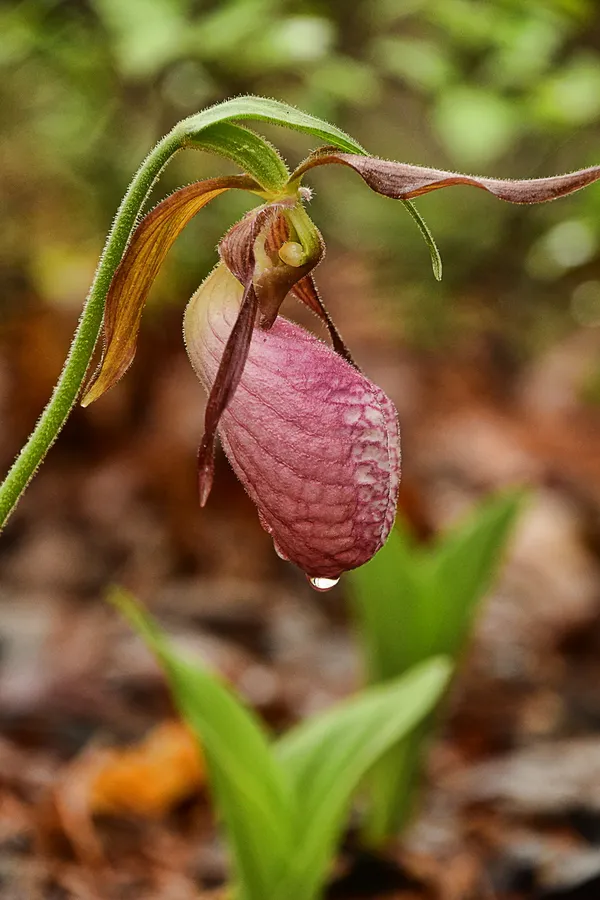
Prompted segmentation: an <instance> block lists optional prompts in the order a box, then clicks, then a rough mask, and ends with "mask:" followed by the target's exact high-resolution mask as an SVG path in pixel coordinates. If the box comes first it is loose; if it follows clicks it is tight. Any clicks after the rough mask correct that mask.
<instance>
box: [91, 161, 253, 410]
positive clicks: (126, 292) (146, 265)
mask: <svg viewBox="0 0 600 900" xmlns="http://www.w3.org/2000/svg"><path fill="white" fill-rule="evenodd" d="M232 188H238V189H241V190H247V191H260V186H259V185H258V184H257V183H256V182H255V181H254V180H253V179H252V178H248V177H247V176H245V175H230V176H227V177H223V178H209V179H207V180H206V181H197V182H195V183H194V184H190V185H188V186H187V187H185V188H181V189H180V190H178V191H175V192H174V193H173V194H171V195H170V196H169V197H167V198H166V199H165V200H162V201H161V202H160V203H159V204H158V205H157V206H155V208H154V209H153V210H152V211H151V212H149V213H148V215H146V216H145V217H144V218H143V219H142V221H141V222H140V223H139V225H138V226H137V228H136V229H135V231H134V232H133V234H132V236H131V239H130V241H129V244H128V246H127V249H126V250H125V253H124V255H123V258H122V260H121V262H120V264H119V267H118V268H117V270H116V272H115V274H114V277H113V280H112V282H111V285H110V288H109V291H108V295H107V298H106V307H105V312H104V323H103V342H104V347H103V352H102V359H101V360H100V365H99V367H98V369H97V371H96V372H95V374H94V375H93V376H92V378H91V380H90V382H89V383H88V385H87V388H86V391H85V394H84V397H83V399H82V401H81V404H82V406H88V404H90V403H92V402H93V401H94V400H97V399H98V397H100V396H101V395H102V394H103V393H104V392H105V391H107V390H108V389H109V388H111V387H112V386H113V385H114V384H116V382H117V381H119V379H120V378H121V377H122V376H123V375H124V374H125V372H126V371H127V369H128V368H129V366H130V365H131V363H132V362H133V358H134V356H135V349H136V343H137V335H138V331H139V327H140V319H141V316H142V310H143V308H144V304H145V302H146V299H147V297H148V293H149V291H150V288H151V286H152V283H153V282H154V279H155V278H156V275H157V274H158V271H159V269H160V267H161V265H162V263H163V262H164V259H165V257H166V255H167V253H168V251H169V249H170V248H171V246H172V245H173V243H174V242H175V239H176V238H177V236H178V235H179V233H180V232H181V231H182V230H183V229H184V228H185V226H186V225H187V224H188V222H189V221H190V220H191V219H192V218H193V217H194V216H195V215H196V213H198V212H199V211H200V210H201V209H202V207H203V206H206V204H207V203H209V202H210V201H211V200H213V199H214V198H215V197H218V196H219V194H222V193H223V192H224V191H227V190H230V189H232Z"/></svg>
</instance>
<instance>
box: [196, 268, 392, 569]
mask: <svg viewBox="0 0 600 900" xmlns="http://www.w3.org/2000/svg"><path fill="white" fill-rule="evenodd" d="M244 293H245V292H244V290H243V288H242V286H241V285H240V284H239V282H238V281H237V280H236V279H235V278H234V276H233V275H232V274H231V273H230V272H229V271H228V270H227V268H226V267H225V266H224V265H222V264H221V265H219V266H217V267H216V269H214V270H213V272H212V273H211V274H210V275H209V277H208V278H207V279H206V281H205V282H204V283H203V284H202V286H201V287H200V288H199V290H198V291H197V293H196V294H195V295H194V297H193V298H192V300H191V301H190V303H189V305H188V308H187V310H186V314H185V323H184V334H185V340H186V346H187V351H188V355H189V357H190V360H191V362H192V365H193V367H194V369H195V371H196V373H197V374H198V376H199V378H200V380H201V381H202V383H203V384H204V386H205V388H206V389H207V390H209V389H210V388H211V386H212V385H213V383H214V380H215V377H216V375H217V371H218V369H219V365H220V362H221V359H222V356H223V353H224V350H225V347H226V345H227V342H228V339H229V336H230V334H231V331H232V329H233V327H234V323H235V322H236V320H237V319H238V316H239V311H240V306H241V303H242V297H243V296H244ZM218 431H219V435H220V437H221V441H222V443H223V447H224V449H225V452H226V453H227V456H228V457H229V460H230V462H231V465H232V466H233V469H234V470H235V472H236V474H237V476H238V477H239V479H240V481H241V482H242V484H243V485H244V487H245V488H246V490H247V492H248V494H249V495H250V497H251V499H252V500H253V501H254V503H255V504H256V506H257V509H258V512H259V517H260V520H261V523H262V524H263V527H264V528H265V529H266V530H267V531H268V532H269V533H270V534H271V535H272V537H273V540H274V542H275V544H276V546H277V550H278V552H279V553H280V554H281V555H282V556H283V557H285V558H288V559H290V560H291V561H292V562H294V563H296V564H297V565H298V566H300V567H301V568H302V569H304V571H305V572H306V573H307V575H308V576H309V577H310V578H311V579H317V584H320V583H324V582H321V581H320V579H326V580H327V583H328V586H331V582H333V581H334V580H335V579H336V578H338V577H339V575H340V574H341V573H342V572H344V571H345V570H347V569H352V568H355V567H356V566H360V565H362V564H363V563H364V562H366V561H367V560H368V559H370V558H371V557H372V556H373V554H374V553H376V552H377V550H378V549H379V548H380V547H381V546H382V545H383V543H384V542H385V540H386V538H387V536H388V534H389V531H390V529H391V527H392V524H393V521H394V517H395V513H396V500H397V493H398V484H399V477H400V444H399V431H398V421H397V416H396V410H395V409H394V406H393V404H392V402H391V401H390V400H389V398H388V397H387V396H386V395H385V394H384V393H383V391H381V390H380V389H379V388H378V387H376V385H374V384H372V382H370V381H369V380H368V379H367V378H365V376H364V375H362V374H361V373H360V372H358V371H357V370H356V369H355V368H353V367H352V366H351V365H349V364H348V363H347V362H346V361H345V360H344V359H342V358H341V356H339V355H338V354H337V353H335V352H334V351H333V350H331V349H330V348H329V347H327V346H326V345H325V344H323V343H322V342H321V341H319V340H318V339H317V338H316V337H314V336H313V335H311V334H309V333H308V332H307V331H305V330H304V329H303V328H300V327H299V326H298V325H295V324H293V323H291V322H289V321H287V320H286V319H284V318H282V317H281V316H279V317H277V319H276V320H275V322H274V323H273V326H272V327H271V329H270V330H268V331H264V330H262V329H259V328H256V329H255V330H254V332H253V334H252V339H251V342H250V347H249V350H248V356H247V359H246V364H245V367H244V370H243V374H242V375H241V378H240V380H239V383H238V386H237V390H236V391H235V393H234V394H233V396H232V397H231V398H230V400H229V403H228V405H227V408H226V409H225V410H224V411H223V413H222V415H221V418H220V422H219V426H218ZM313 583H314V582H313Z"/></svg>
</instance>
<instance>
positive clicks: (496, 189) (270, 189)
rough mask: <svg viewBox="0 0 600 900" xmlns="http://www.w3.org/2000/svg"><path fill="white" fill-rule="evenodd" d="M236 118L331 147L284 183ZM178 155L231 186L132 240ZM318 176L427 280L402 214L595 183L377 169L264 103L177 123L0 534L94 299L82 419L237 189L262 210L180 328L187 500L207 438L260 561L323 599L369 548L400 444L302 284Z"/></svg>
mask: <svg viewBox="0 0 600 900" xmlns="http://www.w3.org/2000/svg"><path fill="white" fill-rule="evenodd" d="M239 119H259V120H263V121H270V122H274V123H276V124H279V125H284V126H287V127H291V128H295V129H298V130H300V131H305V132H308V133H310V134H312V135H317V136H319V137H320V138H321V139H325V140H326V141H327V142H328V143H329V144H331V145H332V146H326V147H323V148H321V149H320V150H317V151H316V152H315V153H313V154H311V155H310V156H309V157H308V158H307V159H306V160H305V161H304V162H303V163H302V164H301V165H300V166H299V167H298V168H297V169H296V171H295V172H294V173H293V174H292V175H291V176H290V175H289V173H288V170H287V167H286V165H285V163H284V161H283V160H282V159H281V157H280V156H279V155H278V154H277V152H276V151H275V150H274V148H273V147H271V146H270V145H268V144H267V143H266V142H265V141H263V140H262V139H261V138H260V137H259V136H258V135H256V134H254V133H253V132H252V131H250V130H249V129H247V128H241V127H239V126H238V125H236V124H233V122H234V121H237V120H239ZM183 147H196V148H200V149H205V150H209V151H211V152H217V153H220V154H221V155H222V156H225V157H226V158H228V159H229V160H231V161H233V162H234V163H235V164H236V165H238V166H239V167H240V168H242V170H243V171H244V172H245V173H247V174H244V175H237V176H228V177H224V178H216V179H209V180H207V181H202V182H197V183H195V184H192V185H189V186H188V187H185V188H182V189H181V190H179V191H175V193H174V194H172V195H171V196H170V197H168V198H167V199H165V200H163V201H162V202H161V203H159V204H158V205H157V206H156V207H155V209H154V210H152V211H151V212H150V213H149V214H148V215H146V217H145V218H143V219H142V220H141V221H140V222H139V224H138V225H137V227H136V228H134V229H133V225H134V223H135V221H136V217H137V216H138V214H139V211H140V208H141V206H142V205H143V203H144V201H145V198H146V197H147V194H148V191H149V189H150V187H151V185H152V183H153V180H154V179H155V178H156V177H157V175H158V173H159V172H160V169H161V168H162V166H164V165H165V163H166V161H167V160H168V158H169V156H170V155H172V154H173V153H174V152H176V151H177V150H179V149H181V148H183ZM328 164H337V165H344V166H347V167H349V168H351V169H353V170H354V171H355V172H357V173H358V174H359V175H360V176H361V177H362V179H363V180H364V181H365V182H366V184H367V185H368V186H369V187H370V188H371V189H373V190H374V191H376V192H378V193H380V194H383V195H385V196H387V197H392V198H394V199H397V200H400V201H401V202H402V203H403V204H404V205H405V206H406V207H407V208H408V210H409V212H410V213H411V215H412V216H413V217H414V218H415V220H416V222H417V224H418V225H419V227H420V229H421V231H422V233H423V235H424V237H425V239H426V241H427V243H428V245H429V248H430V251H431V253H432V260H433V263H434V274H436V277H440V275H441V264H440V261H439V254H438V253H437V248H436V247H435V244H434V242H433V238H432V237H431V235H430V233H429V231H428V229H427V226H426V225H425V223H424V222H423V220H422V219H421V218H420V216H419V214H418V213H417V212H416V210H415V209H414V207H413V206H412V205H411V202H410V201H411V198H413V197H418V196H420V195H421V194H424V193H427V192H429V191H433V190H438V189H440V188H443V187H448V186H451V185H459V184H464V185H471V186H474V187H477V188H481V189H483V190H486V191H488V192H489V193H491V194H493V195H495V196H496V197H498V198H500V199H502V200H506V201H509V202H512V203H540V202H544V201H547V200H553V199H555V198H556V197H561V196H564V195H566V194H569V193H571V192H572V191H575V190H578V189H580V188H582V187H585V186H586V185H588V184H590V183H591V182H593V181H596V180H597V179H598V178H600V167H598V166H595V167H592V168H589V169H584V170H581V171H579V172H574V173H571V174H568V175H561V176H556V177H551V178H542V179H533V180H527V181H506V180H500V179H490V178H480V177H475V176H470V175H459V174H456V173H452V172H445V171H441V170H436V169H429V168H424V167H421V166H413V165H409V164H406V163H397V162H392V161H388V160H382V159H378V158H377V157H373V156H369V155H368V154H367V153H366V151H365V150H363V148H362V147H361V146H360V145H359V144H357V143H356V141H354V140H353V139H352V138H351V137H349V136H348V135H345V134H344V133H343V132H341V131H339V129H337V128H335V127H334V126H331V125H328V123H326V122H322V121H321V120H318V119H316V118H315V117H312V116H308V115H306V114H305V113H302V112H300V111H299V110H294V109H293V108H291V107H288V106H286V105H285V104H281V103H278V102H277V101H272V100H266V99H264V98H255V97H245V98H242V97H240V98H234V99H233V100H230V101H226V102H225V103H223V104H219V105H217V106H215V107H212V108H210V109H208V110H205V111H203V112H202V113H199V114H197V115H196V116H191V117H190V118H189V119H186V120H184V121H183V122H181V123H179V125H178V126H176V128H175V129H174V130H173V132H172V133H171V135H169V136H168V137H167V138H165V139H164V140H163V141H162V142H161V143H160V144H159V145H158V146H157V148H156V149H155V151H153V152H152V154H151V155H150V156H149V158H148V160H147V161H146V162H145V163H144V165H143V166H142V168H141V169H140V171H139V172H138V175H136V177H135V178H134V182H133V183H132V187H131V188H130V191H129V192H128V194H127V195H126V198H125V200H124V201H123V205H122V208H121V210H120V212H119V214H118V216H117V219H116V220H115V225H114V227H113V230H112V232H111V235H110V236H109V239H108V242H107V245H106V249H105V253H104V254H103V257H102V260H101V264H100V266H99V269H98V274H97V277H96V280H95V282H94V285H93V286H92V290H91V292H90V298H89V301H88V304H87V306H86V308H85V311H84V314H83V316H82V320H81V324H80V327H79V329H78V332H77V335H76V338H75V339H74V342H73V345H72V350H71V354H70V356H69V360H68V361H67V364H66V366H65V371H64V373H63V375H62V376H61V380H60V382H59V384H58V385H57V389H56V391H55V395H54V396H53V399H52V400H51V402H50V404H49V405H48V407H47V409H46V411H45V412H44V414H43V415H42V417H41V419H40V421H39V423H38V425H37V426H36V429H35V431H34V433H33V435H32V437H31V439H30V441H29V442H28V444H27V445H26V447H25V448H24V450H23V451H22V453H21V455H20V457H19V458H18V460H17V462H16V463H15V466H14V467H13V469H12V470H11V472H10V473H9V476H8V477H7V479H6V480H5V482H4V483H3V485H2V486H0V524H1V523H3V522H4V521H5V520H6V518H7V517H8V515H9V514H10V512H11V511H12V509H13V508H14V506H15V505H16V502H17V500H18V498H19V496H20V494H21V493H22V491H23V490H24V488H25V487H26V485H27V483H28V481H29V479H30V478H31V477H32V475H33V473H34V472H35V469H36V467H37V466H38V465H39V463H40V462H41V460H42V459H43V457H44V455H45V453H46V452H47V450H48V448H49V447H50V446H51V444H52V442H53V440H54V439H55V438H56V435H57V434H58V432H59V430H60V428H61V427H62V425H63V424H64V421H65V419H66V417H67V415H68V413H69V410H70V408H71V405H72V403H73V402H74V400H75V398H76V397H77V395H78V393H79V390H80V388H81V384H82V381H83V379H84V377H85V375H86V371H87V368H88V365H89V361H90V359H91V355H92V353H93V349H94V346H95V342H96V338H97V335H98V328H99V312H100V311H101V309H102V303H103V301H104V299H105V305H104V316H103V338H104V350H103V355H102V359H101V363H100V366H99V368H98V370H97V372H96V373H95V375H94V376H93V377H92V379H91V380H90V381H89V383H88V385H87V389H86V392H85V394H84V397H83V400H82V403H83V405H84V406H85V405H87V404H89V403H91V402H92V401H93V400H96V399H98V398H99V397H100V396H101V395H102V394H103V393H104V392H105V391H106V390H108V389H109V388H110V387H112V385H114V384H115V383H116V382H117V381H118V380H119V379H120V378H121V377H122V376H123V374H124V373H125V372H126V370H127V369H128V367H129V365H130V364H131V362H132V360H133V357H134V354H135V345H136V341H137V334H138V330H139V324H140V318H141V314H142V310H143V306H144V304H145V301H146V299H147V296H148V292H149V290H150V287H151V285H152V282H153V281H154V278H155V277H156V274H157V272H158V271H159V268H160V266H161V264H162V262H163V260H164V258H165V256H166V253H167V252H168V249H169V248H170V246H171V245H172V243H173V242H174V241H175V239H176V237H177V235H178V234H179V233H180V232H181V230H182V229H183V228H184V227H185V225H186V224H187V223H188V222H189V221H190V219H191V218H192V217H193V216H195V215H196V214H197V213H198V212H199V211H200V209H201V208H202V207H204V206H205V205H206V204H207V203H208V202H210V201H212V200H213V199H215V198H217V197H218V196H219V195H220V194H222V193H223V192H224V191H227V190H232V189H238V190H240V189H241V190H246V191H248V192H250V193H251V194H253V195H255V196H256V197H257V198H259V199H260V201H262V205H260V206H258V207H257V208H256V209H254V210H252V211H251V212H250V213H248V214H247V215H246V216H245V217H244V219H242V221H241V222H239V223H238V224H237V225H234V226H233V228H232V229H231V230H230V231H229V232H228V234H227V235H226V236H225V237H224V238H223V240H222V241H221V243H220V246H219V253H220V257H221V261H220V263H219V264H218V266H217V268H216V269H215V271H214V272H213V273H212V274H211V275H210V276H209V278H208V279H207V280H206V281H205V282H204V283H203V285H202V286H201V288H200V289H199V290H198V292H197V293H196V294H195V295H194V297H193V298H192V301H191V302H190V305H189V307H188V309H187V312H186V317H185V339H186V343H187V348H188V353H189V355H190V359H191V362H192V365H193V366H194V369H195V370H196V372H197V374H198V376H199V378H200V380H201V381H202V382H203V384H204V386H205V388H206V390H207V391H208V392H209V397H208V402H207V407H206V416H205V433H204V437H203V440H202V443H201V446H200V451H199V487H200V501H201V503H202V504H204V503H205V502H206V500H207V498H208V496H209V493H210V489H211V485H212V476H213V467H214V448H215V440H216V436H217V435H219V436H220V438H221V441H222V443H223V446H224V449H225V451H226V453H227V455H228V456H229V458H230V460H231V463H232V465H233V468H234V469H235V471H236V472H237V474H238V476H239V478H240V480H241V481H242V483H243V484H244V486H245V487H246V489H247V491H248V493H249V494H250V496H251V497H252V499H253V500H254V502H255V503H256V506H257V509H258V512H259V517H260V520H261V523H262V524H263V526H264V527H265V528H266V529H267V530H268V531H269V532H270V533H271V535H272V536H273V539H274V542H275V546H276V549H277V550H278V552H279V553H280V555H282V556H284V557H286V558H289V559H290V560H292V561H293V562H295V563H296V564H298V565H299V566H301V567H302V568H303V569H304V570H305V571H306V572H307V573H308V575H309V576H310V577H311V580H312V581H313V583H314V584H315V585H316V586H322V587H325V586H328V585H330V584H331V583H333V582H334V580H335V579H337V578H338V577H339V575H340V574H341V573H342V572H343V571H346V570H347V569H351V568H354V567H356V566H359V565H361V564H362V563H364V562H366V561H367V560H368V559H369V558H370V557H371V556H372V555H373V554H374V553H375V552H376V551H377V550H378V549H379V548H380V547H381V546H382V544H383V543H384V542H385V540H386V538H387V535H388V534H389V531H390V528H391V526H392V524H393V519H394V512H395V507H396V498H397V490H398V482H399V476H400V448H399V432H398V425H397V420H396V413H395V410H394V407H393V405H392V403H391V401H390V400H389V399H388V398H387V397H386V396H385V394H383V392H382V391H381V390H380V389H379V388H377V387H376V386H375V385H373V384H372V383H371V382H370V381H369V380H368V378H367V377H366V376H364V375H363V374H362V373H361V372H360V371H359V370H358V369H357V367H356V366H355V365H354V363H353V361H352V358H351V355H350V352H349V350H348V349H347V347H346V346H345V344H344V342H343V340H342V338H341V336H340V334H339V332H338V331H337V329H336V327H335V324H334V323H333V322H332V320H331V317H330V316H329V314H328V312H327V310H326V308H325V306H324V304H323V302H322V300H321V297H320V295H319V292H318V289H317V287H316V283H315V281H314V278H313V270H314V268H315V267H316V266H317V264H318V263H319V262H320V260H321V258H322V257H323V254H324V243H323V240H322V238H321V235H320V234H319V232H318V230H317V228H316V227H315V225H314V224H313V223H312V221H311V220H310V218H309V216H308V214H307V212H306V209H305V203H306V201H307V199H308V197H309V192H308V190H307V189H306V188H304V187H303V186H302V179H303V177H304V175H305V174H306V173H308V172H309V171H310V170H311V169H312V168H314V167H316V166H323V165H328ZM132 229H133V230H132ZM111 274H112V277H111ZM287 294H292V295H293V296H295V297H296V299H298V300H299V301H300V302H301V303H304V304H305V305H306V306H308V307H309V308H310V309H311V310H312V311H313V312H314V313H316V315H317V316H318V317H319V318H320V319H321V320H322V321H323V323H324V324H325V326H326V327H327V330H328V332H329V336H330V340H331V345H332V347H331V348H329V347H327V346H326V345H325V344H322V343H321V342H319V341H317V339H316V338H314V337H313V336H311V335H310V334H309V333H308V332H306V331H305V330H304V329H301V328H299V327H298V326H297V325H294V324H293V323H291V322H288V321H287V320H285V319H283V318H282V317H281V316H280V314H279V311H280V308H281V304H282V302H283V300H284V298H285V297H286V295H287Z"/></svg>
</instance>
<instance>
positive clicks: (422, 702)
mask: <svg viewBox="0 0 600 900" xmlns="http://www.w3.org/2000/svg"><path fill="white" fill-rule="evenodd" d="M449 674H450V666H449V663H448V661H447V660H445V659H444V658H442V657H439V658H436V659H432V660H428V661H427V662H425V663H422V664H421V665H419V666H418V667H417V668H415V669H413V670H411V671H410V672H409V673H407V674H406V675H404V676H403V677H402V678H400V679H397V680H395V681H392V682H391V683H389V684H385V685H379V686H376V687H371V688H369V689H368V690H366V691H364V692H363V693H362V694H360V695H359V696H357V697H353V698H352V699H350V700H347V701H345V702H343V703H341V704H340V705H338V706H336V707H335V708H333V709H331V710H329V711H328V712H326V713H324V714H322V715H320V716H318V717H316V718H314V719H310V720H308V721H306V722H304V723H303V724H301V725H299V726H297V727H296V728H295V729H293V730H292V731H291V732H289V733H288V734H287V735H285V736H284V737H283V738H281V739H280V740H279V741H278V742H277V744H276V748H275V749H276V753H277V756H278V758H279V761H280V763H281V766H282V768H283V769H284V770H285V772H286V774H287V775H288V776H289V777H290V779H291V781H292V785H293V789H294V791H295V794H296V798H297V800H296V802H297V809H296V815H297V826H296V827H297V840H296V845H295V850H294V858H293V860H292V861H291V863H292V868H291V871H290V873H289V875H288V879H287V880H286V882H285V883H284V884H283V885H282V887H281V896H282V897H285V898H286V900H311V898H313V897H316V896H318V889H319V885H320V884H321V883H322V882H323V880H324V877H325V872H326V868H327V865H328V863H329V860H330V858H331V855H332V853H333V849H334V846H335V844H336V842H337V840H338V839H339V836H340V832H341V830H342V827H343V824H344V820H345V815H346V813H347V811H348V806H349V803H350V799H351V796H352V794H353V793H354V791H355V790H356V788H357V787H358V785H359V784H360V782H361V781H362V780H363V778H364V777H365V775H366V773H367V772H368V771H369V769H370V768H371V767H372V766H373V764H374V763H375V762H376V760H377V759H378V758H379V757H380V756H381V755H382V754H383V753H385V752H386V751H387V750H389V748H390V747H392V746H394V745H395V744H397V743H398V742H399V741H401V740H402V739H403V738H404V737H405V736H406V735H407V734H408V733H409V732H410V731H411V729H413V728H414V727H415V726H416V725H417V724H418V722H420V721H421V720H422V718H423V716H425V715H426V714H427V713H429V712H430V710H431V709H432V707H433V706H434V704H435V703H436V701H437V700H438V698H439V696H440V694H441V693H442V691H443V690H444V688H445V686H446V684H447V681H448V677H449Z"/></svg>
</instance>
